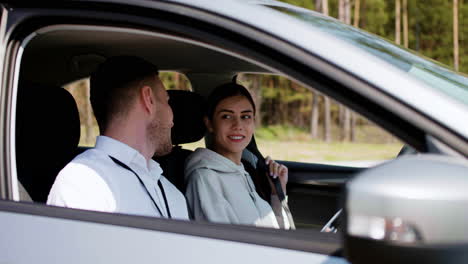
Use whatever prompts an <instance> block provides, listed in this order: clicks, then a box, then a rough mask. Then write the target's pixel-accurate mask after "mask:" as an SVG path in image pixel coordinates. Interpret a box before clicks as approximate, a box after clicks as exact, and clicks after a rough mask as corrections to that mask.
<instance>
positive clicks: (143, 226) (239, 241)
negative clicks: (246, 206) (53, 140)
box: [0, 2, 346, 263]
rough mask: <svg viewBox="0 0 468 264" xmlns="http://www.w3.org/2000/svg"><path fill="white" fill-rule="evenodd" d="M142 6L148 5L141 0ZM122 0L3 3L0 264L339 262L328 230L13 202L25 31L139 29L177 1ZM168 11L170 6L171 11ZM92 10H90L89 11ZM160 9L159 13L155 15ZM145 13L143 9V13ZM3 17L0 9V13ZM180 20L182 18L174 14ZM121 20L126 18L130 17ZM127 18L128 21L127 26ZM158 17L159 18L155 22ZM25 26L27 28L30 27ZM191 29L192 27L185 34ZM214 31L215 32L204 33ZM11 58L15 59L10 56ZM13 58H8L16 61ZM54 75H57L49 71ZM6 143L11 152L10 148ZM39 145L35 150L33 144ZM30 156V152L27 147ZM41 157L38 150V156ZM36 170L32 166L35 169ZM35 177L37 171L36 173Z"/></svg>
mask: <svg viewBox="0 0 468 264" xmlns="http://www.w3.org/2000/svg"><path fill="white" fill-rule="evenodd" d="M149 5H150V6H153V8H154V5H152V4H149ZM122 7H123V6H122V4H118V3H117V4H105V3H101V4H97V5H96V6H95V9H93V7H90V6H89V5H86V4H76V5H69V4H63V5H60V4H59V5H57V6H55V5H54V6H48V7H47V6H46V7H43V8H41V9H36V8H29V7H27V6H26V7H25V6H14V5H13V4H12V6H10V8H9V11H8V15H9V16H8V20H7V21H6V24H7V25H9V28H7V29H6V30H7V32H9V34H10V38H9V39H7V40H6V42H5V44H6V46H7V48H5V47H6V46H3V50H2V52H1V54H5V55H6V57H8V58H10V59H11V61H8V60H6V59H5V58H3V60H2V65H4V66H5V68H4V75H5V76H6V77H7V79H8V80H9V82H2V95H3V96H2V97H1V98H0V100H1V101H2V103H1V105H2V114H1V115H2V117H4V118H3V119H2V123H1V126H2V131H7V133H6V136H5V137H2V144H0V145H1V146H2V152H3V153H4V155H3V158H2V162H1V164H0V167H1V171H2V173H1V174H0V178H1V180H2V181H1V182H0V187H1V190H2V192H1V200H0V222H1V225H0V233H1V236H0V250H1V251H2V254H1V255H0V262H2V263H30V262H44V263H64V262H65V263H86V262H89V263H95V262H105V263H128V262H139V263H154V262H162V263H187V262H202V263H220V262H221V263H239V262H242V263H258V262H289V261H292V262H294V263H325V262H326V263H345V262H346V261H345V260H344V259H343V258H342V257H340V245H341V244H340V238H339V237H338V236H336V235H333V234H322V233H319V232H318V231H310V232H309V233H308V234H304V233H295V232H288V231H282V230H268V229H265V230H264V229H258V228H253V227H245V226H230V225H221V224H208V223H194V222H188V221H177V220H167V219H155V218H148V217H142V216H130V215H119V214H110V213H102V212H91V211H85V210H77V209H69V208H59V207H52V206H46V205H44V204H41V203H31V202H25V201H19V194H18V187H17V182H16V162H21V161H16V160H15V155H14V143H13V142H14V137H13V136H12V135H13V134H14V133H13V132H12V131H14V114H12V112H14V111H13V110H14V107H15V103H16V102H15V99H16V98H15V96H14V94H15V91H16V89H17V85H18V75H20V74H19V68H21V66H22V65H21V62H22V61H21V60H20V58H21V55H22V52H23V50H24V48H25V45H26V43H27V42H25V36H29V37H33V36H34V34H33V35H30V34H31V32H32V31H34V30H35V29H37V28H38V27H39V28H40V26H44V25H47V24H48V23H50V22H51V21H53V23H61V24H67V23H78V24H79V23H83V24H86V25H87V26H90V25H93V23H95V22H94V19H95V18H96V17H99V20H100V21H99V23H98V24H114V23H115V21H119V22H118V23H115V24H117V26H115V27H114V29H118V27H119V26H122V25H128V26H129V27H133V26H135V25H139V27H141V28H151V27H152V25H153V26H154V24H155V23H156V24H158V28H159V29H160V28H161V27H163V26H165V25H164V23H163V21H166V22H169V21H170V20H171V18H170V17H171V16H169V17H164V18H163V19H162V20H158V21H156V20H153V17H158V16H157V15H161V14H164V15H168V14H173V13H171V12H175V13H176V14H177V15H175V16H180V11H181V10H184V11H190V9H186V8H183V9H181V10H179V9H178V7H179V6H178V5H170V4H167V3H163V4H161V5H160V6H158V8H159V9H158V10H159V11H158V12H156V13H155V12H153V11H152V10H151V9H149V7H148V6H145V5H144V4H142V2H138V5H136V6H128V5H127V4H125V7H127V8H128V10H127V11H122ZM174 10H175V11H174ZM96 12H97V13H96ZM159 12H161V13H159ZM143 14H145V15H143ZM3 17H4V16H3V15H2V18H3ZM178 19H185V17H183V16H182V17H178ZM129 21H132V22H131V23H130V22H129ZM132 23H133V24H132ZM161 23H162V24H161ZM3 25H5V24H4V23H2V26H3ZM31 27H32V28H33V29H32V30H31ZM192 33H193V32H192ZM210 33H211V34H216V32H215V31H213V32H210ZM17 56H18V57H17ZM17 58H18V60H15V59H17ZM57 78H60V76H57ZM12 149H13V151H12ZM38 151H42V150H38ZM31 154H32V155H33V154H34V153H31ZM44 155H45V154H44ZM37 173H38V174H40V172H37ZM37 176H38V177H39V176H40V175H37Z"/></svg>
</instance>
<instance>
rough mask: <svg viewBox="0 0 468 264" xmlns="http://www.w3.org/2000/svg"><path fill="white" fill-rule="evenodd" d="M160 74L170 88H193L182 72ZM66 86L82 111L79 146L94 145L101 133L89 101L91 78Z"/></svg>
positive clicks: (165, 84) (162, 72) (80, 111)
mask: <svg viewBox="0 0 468 264" xmlns="http://www.w3.org/2000/svg"><path fill="white" fill-rule="evenodd" d="M159 76H160V78H161V81H162V82H163V84H164V86H165V87H166V89H168V90H188V91H191V90H192V86H191V84H190V81H189V80H188V79H187V77H186V76H185V75H184V74H182V73H178V72H171V71H161V72H160V74H159ZM64 88H65V89H66V90H68V91H69V92H70V93H71V94H72V95H73V98H75V101H76V104H77V106H78V111H79V113H80V124H81V137H80V143H79V146H80V147H93V146H94V145H95V144H96V137H97V136H98V135H99V127H98V125H97V122H96V118H95V117H94V114H93V110H92V107H91V103H90V101H89V78H85V79H82V80H78V81H75V82H72V83H70V84H68V85H66V86H65V87H64Z"/></svg>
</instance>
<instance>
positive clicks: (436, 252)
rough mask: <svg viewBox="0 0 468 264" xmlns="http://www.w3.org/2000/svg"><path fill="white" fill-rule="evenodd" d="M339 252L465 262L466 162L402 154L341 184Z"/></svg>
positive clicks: (377, 259) (386, 259)
mask: <svg viewBox="0 0 468 264" xmlns="http://www.w3.org/2000/svg"><path fill="white" fill-rule="evenodd" d="M343 221H344V222H343V228H344V230H343V231H344V232H343V235H344V251H345V255H346V257H347V259H348V260H349V261H350V262H351V263H353V264H354V263H358V264H361V263H468V162H467V161H466V160H463V159H456V158H453V157H446V156H436V155H418V156H404V157H401V158H397V159H395V160H392V161H390V162H387V163H385V164H382V165H380V166H377V167H374V168H370V169H368V170H365V171H363V172H362V173H360V174H358V175H356V177H355V178H353V179H352V180H350V181H349V182H348V183H347V185H346V188H345V200H344V219H343Z"/></svg>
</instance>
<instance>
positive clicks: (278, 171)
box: [265, 156, 288, 195]
mask: <svg viewBox="0 0 468 264" xmlns="http://www.w3.org/2000/svg"><path fill="white" fill-rule="evenodd" d="M265 162H266V165H267V166H268V168H269V171H270V177H271V178H273V179H274V178H277V177H278V178H279V180H280V183H281V188H282V189H283V193H284V195H286V184H287V183H288V167H286V166H284V165H282V164H279V163H278V162H276V161H274V160H272V159H271V158H270V156H267V157H266V159H265ZM270 184H271V190H272V193H273V194H276V189H275V187H274V185H273V184H272V181H270Z"/></svg>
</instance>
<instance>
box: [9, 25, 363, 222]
mask: <svg viewBox="0 0 468 264" xmlns="http://www.w3.org/2000/svg"><path fill="white" fill-rule="evenodd" d="M22 48H23V49H24V51H23V55H22V57H21V64H20V75H19V81H18V90H17V94H18V101H17V102H18V103H17V110H16V111H17V112H16V114H17V119H16V127H17V130H16V162H17V163H16V164H17V169H16V170H17V178H18V179H19V182H20V185H22V186H24V189H25V190H26V191H27V193H28V194H29V195H30V197H31V198H32V201H35V202H41V203H44V202H45V201H46V199H47V194H48V191H49V189H50V187H51V185H52V183H53V181H54V179H55V176H56V175H57V173H58V171H60V169H61V168H63V166H64V165H65V164H66V163H67V162H68V161H70V160H71V159H72V158H73V157H74V156H75V155H77V154H78V153H80V152H82V151H83V150H85V149H86V148H83V147H78V140H79V138H80V122H79V117H78V110H77V108H76V103H75V102H74V101H73V100H72V99H73V98H72V97H71V96H70V94H68V92H67V91H66V90H64V89H63V88H61V87H63V86H64V85H66V84H68V83H70V82H73V81H76V80H79V79H82V78H85V77H88V76H89V75H90V74H91V72H92V71H93V70H94V69H95V68H96V66H97V65H98V64H99V63H101V62H103V61H104V60H105V59H106V58H108V57H111V56H117V55H135V56H139V57H142V58H145V59H147V60H148V61H150V62H152V63H154V64H155V65H157V66H158V67H159V68H160V69H161V70H168V71H169V70H170V71H176V72H180V73H183V74H185V75H186V76H187V78H188V79H189V80H190V83H191V86H192V89H193V91H191V92H189V91H170V98H171V101H170V104H171V106H172V107H173V111H174V124H175V126H174V128H173V134H172V139H173V143H174V145H175V147H174V151H173V152H172V153H171V154H170V155H168V156H165V157H159V158H158V159H157V160H158V161H159V162H160V163H161V164H162V167H163V168H164V171H167V175H169V176H167V175H166V176H167V177H168V179H169V180H171V181H172V182H173V183H174V184H175V185H176V186H177V187H178V188H179V189H181V190H184V183H183V166H182V165H181V164H183V161H184V160H185V158H186V157H187V156H188V154H190V152H191V151H189V150H186V149H183V148H182V147H181V146H180V144H184V143H189V142H195V141H198V140H200V139H201V138H203V136H204V134H205V130H204V125H203V123H202V122H200V121H201V115H202V114H201V113H202V112H203V100H204V97H206V96H207V95H208V94H209V92H210V91H211V90H212V89H213V88H214V87H216V86H218V85H219V84H222V83H226V82H230V81H232V79H233V78H234V77H235V76H236V75H237V74H239V73H265V74H281V73H280V72H278V71H276V70H275V69H274V68H273V67H270V66H269V65H267V64H264V63H262V62H261V61H256V60H253V59H251V58H249V57H248V56H247V55H246V54H242V53H236V52H234V51H232V50H229V49H223V48H222V47H219V46H213V45H211V44H209V43H206V42H202V41H200V40H194V39H188V38H182V37H179V36H175V35H171V34H166V33H154V32H149V31H143V30H138V29H130V28H117V27H109V26H87V25H57V26H49V27H45V28H41V29H39V30H37V31H36V32H35V33H34V34H33V36H31V37H30V38H28V40H27V41H24V42H23V43H22ZM44 62H46V63H44ZM43 117H46V118H43ZM39 119H41V120H43V119H46V120H47V123H46V125H45V124H44V123H39V122H38V120H39ZM37 131H39V132H40V133H36V134H34V133H32V132H37ZM32 134H34V135H32ZM41 148H47V150H48V153H52V154H51V155H41V154H37V155H31V150H36V149H41ZM260 151H261V150H260ZM246 155H247V156H248V154H246ZM279 162H280V163H283V164H285V165H286V166H287V167H288V168H289V183H288V200H289V207H290V209H291V212H292V214H293V215H294V220H295V222H296V226H297V228H298V229H299V228H315V229H320V228H321V227H323V226H324V225H325V224H326V223H327V222H328V220H329V219H330V218H332V217H333V216H334V215H335V213H336V212H337V211H338V210H339V209H340V200H339V197H340V193H341V190H342V187H343V184H344V183H345V181H346V180H347V179H348V178H350V177H352V176H353V175H354V174H355V173H357V172H359V171H361V170H362V169H363V168H356V167H346V166H333V165H325V164H313V163H302V162H293V161H279ZM19 188H22V187H21V186H20V187H19ZM25 195H26V194H24V192H23V195H21V196H20V197H19V200H21V201H28V198H27V197H26V196H25Z"/></svg>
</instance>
